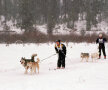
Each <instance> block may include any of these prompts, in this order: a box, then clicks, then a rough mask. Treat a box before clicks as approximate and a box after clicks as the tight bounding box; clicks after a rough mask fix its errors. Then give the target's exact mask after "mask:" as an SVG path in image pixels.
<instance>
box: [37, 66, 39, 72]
mask: <svg viewBox="0 0 108 90" xmlns="http://www.w3.org/2000/svg"><path fill="white" fill-rule="evenodd" d="M37 70H38V74H39V65H37Z"/></svg>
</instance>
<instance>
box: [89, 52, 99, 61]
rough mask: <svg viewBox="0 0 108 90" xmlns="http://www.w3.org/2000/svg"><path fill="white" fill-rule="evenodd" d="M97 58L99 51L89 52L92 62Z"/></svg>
mask: <svg viewBox="0 0 108 90" xmlns="http://www.w3.org/2000/svg"><path fill="white" fill-rule="evenodd" d="M98 58H99V53H91V59H92V62H93V61H94V60H95V61H96V60H97V59H98Z"/></svg>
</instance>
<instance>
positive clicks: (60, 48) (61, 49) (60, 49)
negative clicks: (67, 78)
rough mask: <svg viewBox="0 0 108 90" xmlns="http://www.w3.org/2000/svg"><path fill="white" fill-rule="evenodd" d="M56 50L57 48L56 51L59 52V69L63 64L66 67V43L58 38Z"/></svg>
mask: <svg viewBox="0 0 108 90" xmlns="http://www.w3.org/2000/svg"><path fill="white" fill-rule="evenodd" d="M55 50H56V53H58V62H57V69H60V68H61V66H62V69H64V68H65V57H66V46H65V45H64V44H61V41H60V40H57V41H56V44H55Z"/></svg>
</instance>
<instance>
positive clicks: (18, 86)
mask: <svg viewBox="0 0 108 90" xmlns="http://www.w3.org/2000/svg"><path fill="white" fill-rule="evenodd" d="M97 46H98V45H96V44H94V43H92V44H87V43H79V44H77V43H69V44H68V46H67V58H66V68H65V69H64V70H62V69H60V70H53V69H54V68H56V63H57V55H55V56H52V57H51V58H49V59H46V60H44V61H43V62H41V63H40V73H39V74H33V75H30V73H29V74H27V75H26V74H24V71H25V70H24V68H23V66H22V65H21V64H20V59H21V57H25V58H31V55H32V54H34V53H37V54H38V57H39V58H40V60H43V59H44V58H47V57H49V56H50V55H52V54H55V50H54V44H51V43H49V44H46V43H45V44H39V45H36V44H25V46H23V45H21V44H19V45H18V44H17V45H16V44H11V45H9V46H8V47H6V45H5V44H0V51H1V55H0V90H108V59H106V60H104V59H103V57H102V59H101V60H98V61H97V62H91V59H89V62H80V60H81V59H80V53H81V52H89V53H92V52H96V51H97ZM106 52H107V53H108V43H106ZM49 69H51V70H49Z"/></svg>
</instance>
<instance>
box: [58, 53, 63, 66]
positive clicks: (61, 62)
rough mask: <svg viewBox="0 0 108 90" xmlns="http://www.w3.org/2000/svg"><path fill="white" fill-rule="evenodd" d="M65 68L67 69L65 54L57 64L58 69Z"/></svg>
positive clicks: (60, 56)
mask: <svg viewBox="0 0 108 90" xmlns="http://www.w3.org/2000/svg"><path fill="white" fill-rule="evenodd" d="M61 66H62V67H64V68H65V55H63V54H61V55H60V54H59V58H58V63H57V67H59V68H60V67H61Z"/></svg>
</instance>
